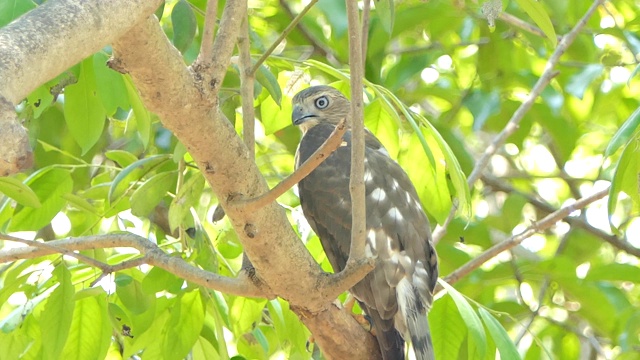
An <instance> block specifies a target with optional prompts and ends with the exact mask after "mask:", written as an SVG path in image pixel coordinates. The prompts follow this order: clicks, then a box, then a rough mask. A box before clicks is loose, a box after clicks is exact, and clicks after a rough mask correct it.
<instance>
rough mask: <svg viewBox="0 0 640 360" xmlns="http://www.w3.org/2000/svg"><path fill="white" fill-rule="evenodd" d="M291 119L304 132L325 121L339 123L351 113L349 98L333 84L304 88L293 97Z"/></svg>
mask: <svg viewBox="0 0 640 360" xmlns="http://www.w3.org/2000/svg"><path fill="white" fill-rule="evenodd" d="M292 105H293V113H292V114H291V121H292V122H293V125H296V126H299V127H300V129H301V130H302V132H303V133H306V132H307V130H309V129H311V128H312V127H314V126H316V125H318V124H319V123H322V122H325V123H330V124H337V123H338V122H340V120H342V119H344V118H345V117H347V116H348V115H349V112H350V109H351V107H350V105H349V100H347V98H346V97H345V96H344V95H342V93H341V92H340V91H338V90H336V89H335V88H332V87H331V86H326V85H320V86H312V87H310V88H307V89H304V90H302V91H300V92H299V93H297V94H296V96H294V97H293V101H292Z"/></svg>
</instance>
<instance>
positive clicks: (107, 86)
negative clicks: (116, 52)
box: [93, 52, 130, 116]
mask: <svg viewBox="0 0 640 360" xmlns="http://www.w3.org/2000/svg"><path fill="white" fill-rule="evenodd" d="M108 60H109V56H107V54H105V53H102V52H98V53H96V54H94V55H93V68H94V71H95V74H96V75H95V76H96V86H97V89H98V97H99V98H100V101H101V102H102V106H103V107H104V109H105V111H106V114H107V115H108V116H113V115H114V114H115V113H116V111H117V110H118V108H120V109H122V110H128V109H129V107H130V105H129V99H128V97H127V88H126V86H125V83H124V80H123V76H122V74H120V73H118V72H117V71H114V70H112V69H110V68H109V67H108V66H107V61H108Z"/></svg>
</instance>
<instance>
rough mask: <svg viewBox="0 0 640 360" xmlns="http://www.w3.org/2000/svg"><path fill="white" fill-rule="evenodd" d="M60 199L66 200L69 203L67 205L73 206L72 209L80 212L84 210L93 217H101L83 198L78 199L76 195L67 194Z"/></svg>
mask: <svg viewBox="0 0 640 360" xmlns="http://www.w3.org/2000/svg"><path fill="white" fill-rule="evenodd" d="M62 198H64V199H65V200H67V201H68V202H69V205H73V206H74V207H76V208H78V209H80V210H84V211H86V212H87V213H89V214H93V215H96V216H101V214H100V212H99V211H98V209H96V208H95V206H93V205H91V204H90V203H89V202H88V201H87V200H86V199H85V198H83V197H80V196H78V195H75V194H71V193H69V194H64V195H62Z"/></svg>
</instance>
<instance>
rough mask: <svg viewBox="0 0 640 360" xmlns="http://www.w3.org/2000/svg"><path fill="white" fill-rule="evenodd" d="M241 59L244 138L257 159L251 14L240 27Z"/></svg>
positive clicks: (253, 156)
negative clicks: (250, 36) (250, 30)
mask: <svg viewBox="0 0 640 360" xmlns="http://www.w3.org/2000/svg"><path fill="white" fill-rule="evenodd" d="M238 49H239V52H240V59H239V61H238V65H239V66H238V67H239V69H240V81H241V85H240V94H241V96H242V139H243V140H244V144H245V146H246V147H247V149H249V156H251V157H252V158H253V160H254V161H255V157H256V134H255V127H256V124H255V121H256V115H255V110H254V108H253V83H254V75H253V73H252V72H251V44H250V43H249V16H246V17H245V18H244V20H243V21H242V26H241V27H240V35H239V36H238Z"/></svg>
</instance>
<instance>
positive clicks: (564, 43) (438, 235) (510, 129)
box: [433, 0, 606, 243]
mask: <svg viewBox="0 0 640 360" xmlns="http://www.w3.org/2000/svg"><path fill="white" fill-rule="evenodd" d="M605 1H606V0H595V1H594V2H593V4H592V5H591V7H589V9H588V10H587V12H586V13H585V14H584V16H583V17H582V18H581V19H580V21H578V23H577V24H576V25H575V26H574V27H573V29H571V31H569V32H568V33H567V34H566V35H565V36H563V37H562V40H561V41H560V42H559V43H558V46H557V47H556V50H555V51H554V52H553V54H551V56H550V57H549V60H548V61H547V64H546V66H545V68H544V71H543V72H542V75H541V76H540V78H539V79H538V81H537V82H536V83H535V85H534V86H533V88H532V89H531V92H530V93H529V96H527V98H526V99H525V100H524V101H523V102H522V104H520V106H519V107H518V109H517V110H516V111H515V112H514V113H513V115H512V116H511V118H510V119H509V122H508V123H507V125H506V126H505V127H504V129H502V131H501V132H500V133H499V134H498V135H497V136H496V137H495V138H494V139H493V141H492V142H491V144H489V146H488V147H487V149H486V150H485V151H484V153H483V154H482V156H481V157H480V159H479V160H478V161H477V162H476V165H475V166H474V167H473V171H472V172H471V175H469V178H468V179H467V183H468V184H469V187H472V186H473V184H475V182H476V180H478V179H479V178H480V175H481V174H482V172H483V171H484V169H485V168H486V167H487V165H488V164H489V160H490V159H491V157H493V155H495V153H496V151H498V149H499V148H500V147H501V146H502V145H504V143H505V141H506V140H507V138H508V137H509V136H511V135H512V134H513V133H514V132H515V131H516V130H518V126H519V124H520V121H522V119H523V118H524V116H525V114H526V113H527V112H528V111H529V109H531V107H532V106H533V104H534V103H535V101H536V99H537V98H538V96H540V94H541V93H542V90H544V88H545V87H546V86H547V85H548V84H549V82H550V81H551V79H553V78H554V77H555V76H556V75H557V71H555V67H556V65H557V64H558V61H559V60H560V57H561V56H562V55H563V54H564V53H565V51H567V49H568V48H569V46H570V45H571V44H572V43H573V41H574V40H575V38H576V36H578V33H580V31H581V30H582V28H584V26H585V25H586V24H587V21H588V20H589V18H590V17H591V16H592V15H593V13H594V12H595V10H596V9H597V8H598V6H600V5H602V4H603V3H604V2H605ZM455 212H456V207H455V206H454V207H452V209H451V211H450V212H449V216H448V217H447V219H446V221H445V222H444V224H443V225H442V226H439V227H438V228H437V229H436V230H435V231H434V232H433V241H434V243H438V241H440V239H442V237H443V236H444V235H445V233H446V231H447V227H448V225H449V224H450V223H451V220H452V219H453V217H454V216H455Z"/></svg>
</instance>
